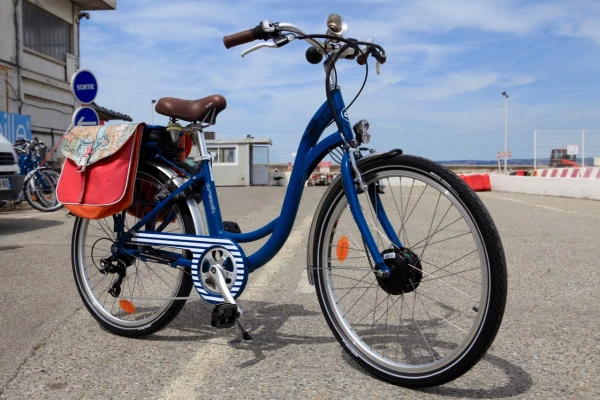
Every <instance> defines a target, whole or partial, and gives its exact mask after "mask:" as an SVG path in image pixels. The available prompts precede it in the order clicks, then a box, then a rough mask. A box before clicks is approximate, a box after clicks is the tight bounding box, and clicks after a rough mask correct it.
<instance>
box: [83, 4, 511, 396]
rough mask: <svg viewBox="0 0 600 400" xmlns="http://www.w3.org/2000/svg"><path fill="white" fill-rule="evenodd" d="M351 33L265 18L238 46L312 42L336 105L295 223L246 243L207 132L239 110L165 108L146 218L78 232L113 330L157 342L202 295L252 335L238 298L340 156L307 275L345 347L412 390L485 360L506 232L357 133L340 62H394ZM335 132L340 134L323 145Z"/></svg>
mask: <svg viewBox="0 0 600 400" xmlns="http://www.w3.org/2000/svg"><path fill="white" fill-rule="evenodd" d="M344 32H345V23H344V22H343V21H342V20H341V18H340V17H339V16H337V15H330V16H329V18H328V20H327V32H326V33H325V34H306V33H305V32H304V31H302V30H301V29H300V28H299V27H297V26H296V25H293V24H288V23H271V22H269V21H268V20H265V21H263V22H261V23H260V24H259V25H258V26H256V27H255V28H253V29H249V30H247V31H243V32H239V33H237V34H234V35H230V36H226V37H225V38H224V40H223V41H224V44H225V46H226V47H227V48H230V47H233V46H238V45H242V44H245V43H249V42H252V41H254V40H257V39H262V40H265V42H263V43H260V44H258V45H255V46H254V47H251V48H249V49H247V50H245V51H244V52H243V53H242V55H243V56H244V55H247V54H249V53H251V52H253V51H256V50H259V49H262V48H280V47H283V46H285V45H288V44H289V43H292V42H295V41H300V40H302V41H305V42H307V43H308V44H309V46H310V47H309V48H308V50H307V52H306V58H307V60H308V61H309V62H311V63H315V64H316V63H321V62H322V61H323V59H324V61H323V65H324V69H325V91H326V101H325V102H324V103H323V104H322V105H321V106H320V108H319V109H318V110H317V111H316V113H315V114H314V117H313V118H312V119H311V120H310V122H309V123H308V126H307V127H306V130H305V131H304V134H303V136H302V139H301V141H300V144H299V146H298V150H297V156H296V163H295V164H294V166H293V170H292V172H291V176H290V179H289V183H288V187H287V189H286V194H285V198H284V200H283V204H282V208H281V213H280V215H279V216H277V217H275V218H274V219H273V220H272V221H271V222H269V223H268V224H266V225H265V226H263V227H261V228H259V229H256V230H253V231H249V232H242V230H241V228H240V227H239V225H238V224H237V223H235V222H233V221H223V220H222V217H221V209H220V205H219V199H218V196H217V189H216V186H215V182H214V180H213V174H212V165H211V154H210V153H209V152H208V151H207V147H206V143H205V138H204V133H203V130H204V129H205V128H207V127H209V126H211V125H213V124H214V123H215V122H216V117H217V115H218V114H219V113H220V112H221V111H223V110H224V109H225V107H226V101H225V98H224V97H222V96H220V95H212V96H209V97H205V98H202V99H200V100H192V101H190V100H182V99H176V98H171V97H165V98H161V99H160V100H159V101H158V102H157V103H156V108H155V109H156V111H157V112H158V113H160V114H162V115H165V116H167V117H169V118H170V123H169V125H168V126H167V127H162V126H147V127H146V128H145V130H144V133H143V138H142V145H141V146H142V148H141V156H140V159H139V166H138V172H137V177H136V179H135V188H134V196H133V203H132V204H131V206H129V208H127V209H126V210H124V211H122V212H119V213H117V214H115V215H112V216H109V217H107V218H103V219H97V220H96V219H86V218H80V217H78V218H76V220H75V225H74V230H73V242H72V252H71V254H72V264H73V272H74V276H75V281H76V284H77V288H78V291H79V293H80V295H81V298H82V299H83V302H84V303H85V305H86V307H87V308H88V310H89V311H90V313H91V314H92V315H93V316H94V318H95V319H96V320H97V321H98V322H99V323H100V324H101V325H102V326H103V327H105V328H106V329H108V330H109V331H111V332H113V333H115V334H118V335H123V336H129V337H138V336H143V335H148V334H151V333H154V332H156V331H158V330H160V329H161V328H163V327H165V326H166V325H167V324H168V323H169V322H170V321H172V320H173V318H175V316H176V315H177V314H178V313H179V312H180V311H181V309H182V307H183V305H184V303H185V302H186V300H187V299H188V298H189V296H190V291H191V289H192V288H195V289H196V291H197V292H198V294H199V295H200V297H201V298H202V299H204V300H205V301H207V302H209V303H213V304H215V308H214V311H213V314H212V325H213V326H215V327H217V328H228V327H233V326H236V325H237V326H238V327H239V328H240V329H241V331H242V333H243V336H244V338H245V339H250V334H249V333H248V332H247V331H245V330H244V328H243V327H242V323H241V322H242V320H243V317H242V314H243V313H242V310H241V308H240V307H239V305H238V304H237V301H236V299H237V298H238V297H239V296H240V295H241V294H242V293H243V291H244V288H245V287H246V284H247V281H248V275H249V274H250V273H252V272H253V271H255V270H257V269H258V268H259V267H261V266H263V265H265V264H267V263H268V262H269V260H271V259H272V258H273V257H274V256H275V255H276V254H277V252H278V251H279V250H280V249H281V248H282V247H283V246H284V245H285V242H286V239H287V238H288V236H289V234H290V232H291V230H292V226H293V223H294V219H295V217H296V214H297V212H298V206H299V204H300V200H301V197H302V193H303V190H304V187H305V183H306V181H307V178H308V177H309V176H310V174H311V173H312V171H313V170H314V169H315V167H316V166H317V165H318V163H319V162H320V161H322V160H323V159H324V158H325V157H327V156H328V155H331V156H332V157H333V158H334V159H335V160H337V161H338V162H339V163H340V174H339V176H337V177H336V178H335V180H334V181H333V182H332V183H331V185H329V187H328V188H327V190H326V192H325V194H324V196H323V198H322V200H321V202H320V203H319V205H318V206H317V208H316V211H315V216H314V220H313V223H312V227H311V229H310V236H309V241H308V260H307V269H308V277H309V281H310V283H311V284H312V285H314V286H315V288H316V293H317V297H318V300H319V303H320V306H321V309H322V311H323V315H324V317H325V319H326V321H327V323H328V325H329V327H330V328H331V330H332V332H333V334H334V335H335V337H336V338H337V340H338V341H339V343H340V344H341V346H342V347H343V348H344V349H345V350H346V351H347V352H348V354H349V355H350V356H351V357H352V358H353V359H355V360H356V361H357V362H358V363H359V364H360V365H361V366H363V367H364V368H366V369H367V370H369V371H371V372H372V373H374V374H376V375H377V376H379V377H381V378H382V379H384V380H387V381H389V382H393V383H395V384H399V385H403V386H407V387H423V386H432V385H439V384H442V383H445V382H448V381H450V380H452V379H455V378H457V377H458V376H460V375H462V374H463V373H465V372H466V371H468V370H469V369H470V368H471V367H473V366H474V365H475V364H476V363H477V362H478V360H479V359H480V358H481V357H482V356H483V355H484V354H485V352H486V351H487V349H488V348H489V346H490V345H491V343H492V341H493V340H494V337H495V336H496V333H497V332H498V329H499V327H500V323H501V320H502V316H503V312H504V307H505V301H506V291H507V284H506V266H505V257H504V253H503V249H502V244H501V241H500V237H499V235H498V232H497V230H496V227H495V225H494V223H493V221H492V219H491V217H490V215H489V214H488V211H487V210H486V208H485V206H484V205H483V203H482V202H481V200H480V199H479V197H478V196H477V195H476V194H475V193H474V192H473V191H472V190H471V189H470V188H469V187H468V186H467V185H466V184H465V183H464V182H463V181H462V180H461V179H459V178H458V177H457V176H456V175H455V174H454V173H452V172H451V171H449V170H448V169H446V168H445V167H443V166H442V165H439V164H437V163H435V162H432V161H429V160H426V159H424V158H420V157H417V156H412V155H404V154H403V153H402V151H401V150H399V149H392V150H390V151H387V152H384V153H376V152H373V151H372V150H369V149H368V148H366V147H365V145H366V144H367V143H368V141H369V138H370V132H369V123H368V122H367V121H365V120H361V121H359V122H358V123H356V124H354V125H352V124H351V123H350V120H349V117H348V113H347V109H348V107H347V106H346V105H345V102H344V99H343V97H342V92H341V89H340V87H339V86H338V76H337V72H336V68H335V65H336V63H338V62H340V61H344V60H356V61H357V62H358V63H359V64H361V65H364V68H365V69H366V70H367V73H368V60H369V59H371V58H373V59H374V60H375V62H376V63H377V68H378V69H379V66H380V65H381V64H383V63H385V62H386V55H385V52H384V49H383V48H382V47H381V46H380V45H378V44H375V43H372V41H371V40H368V41H358V40H355V39H348V38H345V37H344V36H343V34H344ZM282 73H283V72H282ZM365 80H366V77H365ZM179 121H185V122H186V123H188V124H187V125H186V126H181V125H180V122H179ZM332 124H334V125H333V126H334V129H333V130H334V132H333V133H331V134H328V135H325V136H324V137H323V138H322V139H321V135H322V134H323V133H324V131H325V130H326V129H327V128H328V127H329V126H330V125H332ZM182 135H185V136H187V135H191V137H192V139H193V141H194V142H196V144H197V147H198V152H199V155H198V156H197V157H196V158H195V159H194V160H195V165H194V166H190V165H187V164H186V163H185V162H182V157H181V151H182V150H181V148H180V146H178V143H179V141H180V140H181V137H183V136H182ZM320 139H321V140H320ZM242 201H243V200H242ZM263 238H266V239H267V240H266V241H265V242H264V243H263V244H262V246H261V247H260V249H259V250H257V251H256V252H254V253H253V254H248V255H247V254H246V253H245V252H244V250H243V248H242V246H241V244H244V243H248V242H254V241H257V240H260V239H263ZM281 278H282V279H286V277H281Z"/></svg>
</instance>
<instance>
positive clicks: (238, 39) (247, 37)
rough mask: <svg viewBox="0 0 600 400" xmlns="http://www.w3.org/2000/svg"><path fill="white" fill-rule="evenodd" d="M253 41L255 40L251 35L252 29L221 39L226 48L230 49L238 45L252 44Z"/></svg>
mask: <svg viewBox="0 0 600 400" xmlns="http://www.w3.org/2000/svg"><path fill="white" fill-rule="evenodd" d="M254 40H256V39H255V37H254V34H253V33H252V29H248V30H246V31H242V32H238V33H234V34H232V35H228V36H225V37H223V44H224V45H225V47H226V48H228V49H230V48H232V47H235V46H239V45H240V44H245V43H250V42H253V41H254Z"/></svg>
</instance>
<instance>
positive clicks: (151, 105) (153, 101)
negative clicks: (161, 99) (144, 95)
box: [150, 99, 156, 125]
mask: <svg viewBox="0 0 600 400" xmlns="http://www.w3.org/2000/svg"><path fill="white" fill-rule="evenodd" d="M154 103H156V100H154V99H152V100H150V114H151V115H152V125H154Z"/></svg>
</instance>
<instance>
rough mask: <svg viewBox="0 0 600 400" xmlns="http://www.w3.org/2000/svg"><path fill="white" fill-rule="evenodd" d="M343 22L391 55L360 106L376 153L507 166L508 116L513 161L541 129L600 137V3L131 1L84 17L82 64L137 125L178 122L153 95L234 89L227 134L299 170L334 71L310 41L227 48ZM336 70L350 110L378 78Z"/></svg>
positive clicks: (113, 105)
mask: <svg viewBox="0 0 600 400" xmlns="http://www.w3.org/2000/svg"><path fill="white" fill-rule="evenodd" d="M330 13H337V14H340V15H342V16H343V17H344V19H345V20H346V22H347V24H348V31H347V32H346V34H345V36H346V37H351V38H356V39H359V40H365V39H367V38H368V37H369V36H372V37H373V38H374V41H375V43H378V44H380V45H381V46H383V48H384V49H385V50H386V55H387V62H386V64H384V65H383V66H381V75H377V74H376V73H375V64H374V61H371V64H370V68H369V75H368V81H367V83H366V86H365V88H364V90H363V91H362V93H361V95H360V97H359V98H358V99H357V100H356V102H355V103H354V104H353V105H352V107H351V108H350V109H349V110H348V114H349V117H350V120H351V121H353V122H354V121H358V120H360V119H367V120H368V121H369V122H370V125H371V135H372V141H371V144H370V146H372V147H373V148H375V149H376V150H377V151H386V150H388V149H391V148H401V149H403V150H404V152H405V153H409V154H416V155H420V156H423V157H427V158H430V159H433V160H436V161H442V160H464V159H473V160H495V159H496V158H497V153H498V152H499V151H503V150H504V140H505V118H506V116H507V114H508V125H507V139H508V150H509V151H511V153H512V157H513V158H533V153H534V150H533V147H534V145H533V141H534V138H533V136H534V133H533V132H534V130H538V131H539V130H581V129H588V130H592V129H596V130H600V2H599V1H597V0H581V1H579V0H570V1H567V0H543V1H532V0H523V1H519V0H504V1H486V0H446V1H444V0H403V1H398V0H368V1H355V0H345V1H323V0H316V1H315V0H307V1H301V2H299V1H298V2H281V1H274V0H261V1H244V2H241V1H228V0H220V1H193V0H170V1H164V0H144V1H143V2H142V1H131V0H118V1H117V9H116V10H114V11H95V12H90V14H91V18H90V19H89V20H87V19H82V20H81V26H80V35H81V36H80V43H81V58H80V64H81V68H87V69H90V70H91V71H92V72H93V73H94V74H95V75H96V78H97V80H98V88H99V92H98V96H97V98H96V103H97V104H99V105H101V106H103V107H106V108H109V109H113V110H116V111H118V112H121V113H125V114H127V115H130V116H131V117H132V118H133V119H134V121H145V122H147V123H151V122H152V121H153V122H154V123H156V124H162V125H165V124H166V123H167V118H166V117H164V116H161V115H158V114H156V113H155V112H153V111H152V104H151V101H152V100H153V99H159V98H160V97H163V96H171V97H181V98H185V99H199V98H202V97H205V96H208V95H211V94H215V93H218V94H221V95H223V96H225V98H226V99H227V109H226V110H224V111H223V112H222V113H221V114H219V116H218V118H217V123H216V125H215V126H214V127H213V128H214V129H212V130H214V131H215V132H216V135H217V138H223V139H232V138H236V137H245V136H246V135H252V136H255V137H270V138H271V139H272V141H273V146H272V148H271V161H272V162H288V161H293V153H294V152H295V150H296V147H297V143H298V142H299V141H300V138H301V136H302V133H303V132H304V129H305V127H306V124H307V123H308V121H310V119H311V117H312V115H313V114H314V112H315V111H316V110H317V109H318V107H319V106H320V105H321V104H322V103H323V101H324V100H325V90H324V89H325V75H324V72H323V68H322V67H321V66H318V65H312V64H309V63H308V62H307V61H306V59H305V50H306V48H307V47H308V45H307V44H306V43H305V42H303V41H300V40H297V41H294V42H292V43H290V44H289V45H287V46H285V47H283V48H280V49H262V50H260V51H257V52H253V53H251V54H248V55H247V56H246V57H244V58H242V57H241V56H240V53H241V51H242V50H244V49H246V48H248V47H250V46H252V45H253V44H258V43H259V42H256V43H253V44H248V45H242V46H238V47H234V48H232V49H229V50H228V49H225V47H224V46H223V42H222V38H223V36H225V35H228V34H232V33H236V32H239V31H243V30H246V29H248V28H252V27H254V26H256V25H257V24H258V23H259V22H260V21H262V20H264V19H269V20H270V21H272V22H288V23H293V24H295V25H297V26H299V27H300V28H301V29H302V30H304V31H305V32H306V33H325V30H326V27H325V19H326V17H327V15H328V14H330ZM337 68H338V81H339V84H340V86H341V88H342V92H343V94H344V97H345V99H346V103H347V104H349V103H350V100H352V99H353V98H354V96H355V95H356V94H357V92H358V90H359V88H360V86H361V85H362V83H363V80H364V76H365V69H364V67H361V66H359V65H357V64H356V63H355V62H349V61H341V62H340V63H338V67H337ZM504 91H506V92H507V93H508V95H509V97H508V100H506V98H505V97H504V96H503V95H502V92H504ZM507 105H508V113H507V112H506V111H507V108H506V106H507ZM327 133H329V131H327ZM565 145H566V143H565ZM598 155H599V156H600V154H598Z"/></svg>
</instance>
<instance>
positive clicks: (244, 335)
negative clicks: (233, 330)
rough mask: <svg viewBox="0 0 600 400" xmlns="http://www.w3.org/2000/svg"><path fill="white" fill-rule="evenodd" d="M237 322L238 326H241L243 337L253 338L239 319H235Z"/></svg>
mask: <svg viewBox="0 0 600 400" xmlns="http://www.w3.org/2000/svg"><path fill="white" fill-rule="evenodd" d="M235 323H236V324H237V326H238V328H240V331H242V337H243V338H244V340H252V336H250V334H249V333H248V331H247V330H245V329H244V327H243V326H242V323H241V322H240V321H239V320H237V319H236V320H235Z"/></svg>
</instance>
